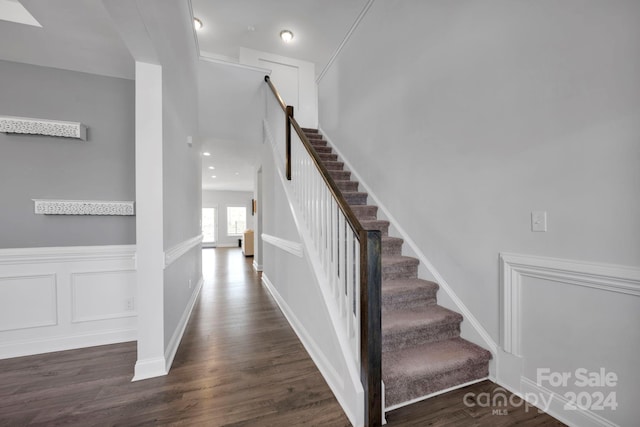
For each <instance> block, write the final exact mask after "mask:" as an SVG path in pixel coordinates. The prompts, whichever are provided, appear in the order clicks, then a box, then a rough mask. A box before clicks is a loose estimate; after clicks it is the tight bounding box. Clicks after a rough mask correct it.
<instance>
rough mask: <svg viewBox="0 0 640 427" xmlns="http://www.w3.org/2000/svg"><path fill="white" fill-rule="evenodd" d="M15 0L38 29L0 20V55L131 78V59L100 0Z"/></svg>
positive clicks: (34, 62)
mask: <svg viewBox="0 0 640 427" xmlns="http://www.w3.org/2000/svg"><path fill="white" fill-rule="evenodd" d="M20 3H22V5H23V6H24V7H25V8H26V9H27V10H28V11H29V13H31V15H32V16H33V17H34V18H35V19H36V20H37V21H38V22H39V23H40V24H41V25H42V28H40V27H36V26H32V25H24V24H18V23H15V22H9V21H2V20H0V40H1V42H0V59H5V60H7V61H14V62H24V63H27V64H35V65H42V66H45V67H53V68H62V69H67V70H75V71H82V72H86V73H92V74H100V75H106V76H112V77H124V78H128V79H132V78H133V74H134V63H133V58H132V57H131V55H130V54H129V51H128V50H127V48H126V46H125V45H124V43H123V42H122V40H121V39H120V36H119V35H118V33H117V32H116V30H115V29H114V27H113V24H112V22H111V18H110V17H109V15H108V14H107V11H106V10H105V8H104V6H103V4H102V1H101V0H81V1H80V0H55V1H43V0H21V1H20ZM0 6H1V5H0Z"/></svg>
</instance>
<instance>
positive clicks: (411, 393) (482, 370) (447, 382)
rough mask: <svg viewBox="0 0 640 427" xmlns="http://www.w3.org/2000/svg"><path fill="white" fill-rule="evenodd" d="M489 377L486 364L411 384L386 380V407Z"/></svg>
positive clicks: (474, 365)
mask: <svg viewBox="0 0 640 427" xmlns="http://www.w3.org/2000/svg"><path fill="white" fill-rule="evenodd" d="M383 370H384V367H383ZM487 376H489V365H488V363H486V362H484V363H478V364H473V365H468V366H467V367H466V369H464V370H460V369H457V370H452V371H448V372H445V373H438V374H437V375H435V376H431V377H423V378H414V379H413V380H412V381H410V382H409V384H407V382H406V381H405V380H403V379H399V380H398V381H396V380H391V379H385V382H384V386H385V406H386V407H390V406H394V405H397V404H399V403H403V402H408V401H410V400H413V399H417V398H419V397H422V396H426V395H428V394H431V393H435V392H436V391H440V390H444V389H447V388H450V387H454V386H456V385H459V384H464V383H467V382H470V381H474V380H479V379H481V378H485V377H487Z"/></svg>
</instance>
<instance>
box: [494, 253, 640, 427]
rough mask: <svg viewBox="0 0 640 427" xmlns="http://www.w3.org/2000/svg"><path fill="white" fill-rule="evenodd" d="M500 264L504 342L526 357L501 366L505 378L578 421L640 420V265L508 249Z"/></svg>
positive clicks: (511, 353) (510, 352)
mask: <svg viewBox="0 0 640 427" xmlns="http://www.w3.org/2000/svg"><path fill="white" fill-rule="evenodd" d="M500 269H501V271H500V273H501V274H500V279H501V293H502V313H501V326H502V332H503V336H502V347H503V348H504V351H505V353H504V354H505V356H507V357H511V358H515V359H518V360H520V361H521V363H520V364H519V367H516V365H512V366H511V367H509V366H508V364H506V363H505V364H503V363H502V362H501V363H499V364H498V370H499V372H498V379H506V378H509V381H508V384H502V383H501V384H502V385H504V386H506V387H508V388H509V389H511V390H512V391H514V392H516V393H520V394H521V395H522V396H524V398H525V399H526V400H527V401H529V402H530V403H532V404H533V405H535V406H538V407H539V408H541V409H543V410H545V411H547V412H548V413H549V414H551V415H552V416H554V417H556V418H558V419H559V420H560V421H562V422H564V423H565V424H568V425H571V426H573V425H575V426H585V427H592V426H593V427H596V426H608V427H615V426H625V425H635V424H637V420H638V419H640V407H639V406H638V405H637V398H638V387H637V384H639V383H640V371H638V369H637V354H638V353H639V352H640V328H638V325H640V268H638V267H635V266H623V265H612V264H602V263H593V262H585V261H574V260H565V259H557V258H547V257H540V256H530V255H520V254H505V253H503V254H501V255H500ZM603 371H604V372H605V373H603ZM610 373H611V374H614V375H615V381H613V383H611V384H606V385H605V384H601V383H600V381H598V382H597V383H591V384H588V385H585V383H583V381H582V380H581V377H582V378H584V377H587V376H588V377H590V378H591V379H593V378H594V376H595V377H596V378H600V379H603V378H605V375H607V376H608V374H610ZM599 396H602V397H603V399H605V398H606V399H612V400H604V402H605V404H603V402H602V401H600V400H599ZM606 402H610V403H611V405H608V404H607V403H606Z"/></svg>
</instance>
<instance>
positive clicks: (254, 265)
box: [253, 260, 262, 271]
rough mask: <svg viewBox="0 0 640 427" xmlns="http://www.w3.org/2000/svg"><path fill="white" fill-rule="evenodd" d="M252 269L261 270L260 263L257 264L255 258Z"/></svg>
mask: <svg viewBox="0 0 640 427" xmlns="http://www.w3.org/2000/svg"><path fill="white" fill-rule="evenodd" d="M253 269H254V270H255V271H262V264H258V263H257V262H256V261H255V260H254V261H253Z"/></svg>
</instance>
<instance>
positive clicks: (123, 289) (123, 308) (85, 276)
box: [71, 270, 137, 322]
mask: <svg viewBox="0 0 640 427" xmlns="http://www.w3.org/2000/svg"><path fill="white" fill-rule="evenodd" d="M135 290H136V274H135V271H131V270H124V271H94V272H88V273H72V274H71V298H72V317H71V321H72V322H91V321H95V320H105V319H116V318H119V317H131V316H135V315H136V314H137V313H136V311H135V307H136V304H135V297H136V295H135Z"/></svg>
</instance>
